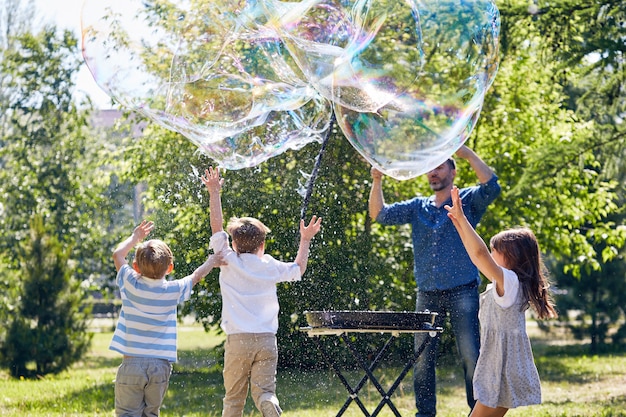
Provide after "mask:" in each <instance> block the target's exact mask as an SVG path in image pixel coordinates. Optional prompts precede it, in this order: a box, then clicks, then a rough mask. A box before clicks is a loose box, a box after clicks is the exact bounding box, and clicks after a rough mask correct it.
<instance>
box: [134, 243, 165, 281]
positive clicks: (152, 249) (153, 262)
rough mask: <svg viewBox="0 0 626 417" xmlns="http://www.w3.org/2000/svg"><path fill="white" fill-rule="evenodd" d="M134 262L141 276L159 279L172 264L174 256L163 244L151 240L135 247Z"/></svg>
mask: <svg viewBox="0 0 626 417" xmlns="http://www.w3.org/2000/svg"><path fill="white" fill-rule="evenodd" d="M135 262H136V263H137V268H138V269H139V272H140V273H141V275H142V276H145V277H147V278H153V279H161V278H163V277H164V276H165V274H167V271H168V269H169V267H170V265H171V264H172V263H173V262H174V256H173V255H172V250H171V249H170V248H169V246H167V244H166V243H165V242H163V241H162V240H158V239H151V240H148V241H146V242H143V243H141V244H140V245H139V246H137V250H136V251H135Z"/></svg>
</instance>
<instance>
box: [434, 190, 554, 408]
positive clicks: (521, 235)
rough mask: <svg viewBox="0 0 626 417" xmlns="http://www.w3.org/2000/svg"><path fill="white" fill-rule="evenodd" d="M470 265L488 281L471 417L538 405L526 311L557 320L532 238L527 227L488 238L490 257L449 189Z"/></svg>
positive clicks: (450, 210) (453, 217)
mask: <svg viewBox="0 0 626 417" xmlns="http://www.w3.org/2000/svg"><path fill="white" fill-rule="evenodd" d="M445 208H446V210H448V217H450V219H451V220H452V222H453V223H454V226H455V227H456V229H457V231H458V232H459V235H460V236H461V240H462V241H463V245H464V246H465V248H466V249H467V253H468V255H469V256H470V258H471V259H472V262H473V263H474V264H475V265H476V267H477V268H478V269H479V270H480V272H481V273H482V274H483V275H484V276H485V277H486V278H487V279H489V281H491V284H489V285H488V286H487V289H486V290H485V292H483V293H482V294H481V295H480V310H479V319H480V338H481V347H480V356H479V358H478V362H477V364H476V370H475V372H474V397H475V398H476V400H477V401H476V405H475V406H474V409H473V410H472V413H471V414H470V417H501V416H504V415H505V414H506V412H507V411H508V410H509V409H510V408H515V407H519V406H522V405H532V404H539V403H541V384H540V381H539V374H538V373H537V368H536V367H535V362H534V359H533V353H532V349H531V347H530V339H529V338H528V335H527V334H526V316H525V310H526V309H528V307H529V306H532V308H533V310H535V312H536V313H537V317H538V318H539V319H548V318H555V317H557V312H556V310H555V309H554V304H553V302H552V299H551V297H550V294H549V293H548V287H549V283H548V280H547V277H546V276H545V274H544V270H545V268H544V265H543V262H542V260H541V254H540V251H539V244H538V243H537V238H536V237H535V235H534V234H533V232H532V231H530V230H529V229H527V228H515V229H509V230H505V231H503V232H500V233H498V234H497V235H495V236H494V237H493V238H491V241H490V246H491V253H490V252H489V249H488V248H487V245H485V242H483V240H482V238H481V237H480V236H479V235H478V234H477V233H476V231H475V230H474V228H473V227H472V225H471V224H470V223H469V222H468V221H467V218H466V217H465V214H464V213H463V207H462V204H461V200H460V198H459V190H458V188H456V187H454V188H453V189H452V206H448V205H446V206H445Z"/></svg>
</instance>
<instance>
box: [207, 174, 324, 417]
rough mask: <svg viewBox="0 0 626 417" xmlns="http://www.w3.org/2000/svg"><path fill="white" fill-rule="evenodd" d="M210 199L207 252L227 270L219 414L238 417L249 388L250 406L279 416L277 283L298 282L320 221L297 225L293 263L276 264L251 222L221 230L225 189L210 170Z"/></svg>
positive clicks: (257, 224) (260, 228)
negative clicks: (220, 259) (297, 241)
mask: <svg viewBox="0 0 626 417" xmlns="http://www.w3.org/2000/svg"><path fill="white" fill-rule="evenodd" d="M202 182H203V183H204V185H205V186H206V188H207V190H208V192H209V195H210V200H209V209H210V211H211V214H210V222H211V231H212V233H213V236H211V243H210V247H211V248H213V251H214V253H216V254H221V255H222V256H223V259H224V261H225V262H226V263H227V265H224V266H222V268H221V271H220V278H219V282H220V289H221V293H222V322H221V327H222V329H224V332H225V333H226V335H227V338H226V344H225V347H224V387H225V390H226V394H225V396H224V409H223V411H222V417H241V416H242V415H243V408H244V405H245V402H246V397H247V395H248V388H250V391H251V394H252V399H253V400H254V404H255V405H256V407H257V408H258V409H259V410H260V411H261V413H262V414H263V416H264V417H278V416H280V415H281V413H282V410H281V409H280V406H279V402H278V398H276V365H277V363H278V349H277V345H276V331H277V330H278V311H279V304H278V297H277V294H276V283H278V282H285V281H299V280H300V279H301V277H302V275H303V274H304V271H305V270H306V266H307V261H308V258H309V246H310V244H311V239H313V237H314V236H315V235H316V234H317V233H318V232H319V230H320V227H321V222H322V219H321V218H317V216H313V218H312V219H311V222H310V223H309V224H308V225H305V223H304V220H301V221H300V245H299V248H298V253H297V255H296V258H295V260H294V261H293V262H281V261H278V260H276V259H274V258H273V257H272V256H270V255H267V254H265V236H266V234H267V233H268V232H269V231H270V230H269V229H268V228H267V227H266V226H265V225H264V224H263V223H262V222H261V221H259V220H258V219H255V218H252V217H242V218H232V219H231V220H230V221H229V223H228V225H227V227H226V230H227V231H228V234H230V236H231V237H232V241H233V243H232V248H231V247H230V246H229V244H228V234H227V233H226V232H225V231H224V228H223V218H222V202H221V197H220V191H221V188H222V185H223V183H224V180H223V178H220V174H219V169H218V168H215V169H214V168H213V167H209V169H207V170H206V171H205V175H204V176H203V177H202Z"/></svg>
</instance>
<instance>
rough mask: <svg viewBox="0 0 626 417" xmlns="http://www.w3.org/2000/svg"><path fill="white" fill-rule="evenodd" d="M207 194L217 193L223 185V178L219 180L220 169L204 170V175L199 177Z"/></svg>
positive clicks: (210, 168)
mask: <svg viewBox="0 0 626 417" xmlns="http://www.w3.org/2000/svg"><path fill="white" fill-rule="evenodd" d="M200 179H201V180H202V182H203V183H204V185H205V186H206V189H207V190H208V191H209V194H211V193H213V192H218V193H219V191H220V190H221V188H222V185H223V184H224V178H220V169H219V168H218V167H215V168H213V167H209V169H206V170H204V175H203V176H201V177H200Z"/></svg>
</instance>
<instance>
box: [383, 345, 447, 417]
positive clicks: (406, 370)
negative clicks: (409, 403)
mask: <svg viewBox="0 0 626 417" xmlns="http://www.w3.org/2000/svg"><path fill="white" fill-rule="evenodd" d="M435 337H436V336H433V337H431V338H425V339H424V341H423V342H422V344H421V345H420V346H419V348H417V350H416V351H415V354H414V355H413V356H412V357H411V359H410V360H409V361H408V362H407V364H406V365H405V366H404V369H403V370H402V372H401V373H400V375H398V377H397V378H396V380H395V381H394V382H393V384H392V385H391V388H389V390H388V391H387V392H386V393H385V394H383V399H382V400H381V401H380V403H378V406H377V407H376V409H375V410H374V412H373V413H372V417H375V416H377V415H378V413H380V410H382V408H383V407H384V405H385V404H387V405H388V406H389V407H390V408H391V409H392V411H393V412H394V414H395V415H396V416H398V417H400V414H399V413H398V410H397V409H396V408H395V406H394V407H392V402H391V396H392V395H393V393H394V392H395V391H396V389H397V388H398V387H399V386H400V383H402V380H403V379H404V377H405V376H406V374H408V373H409V370H410V369H411V367H412V366H413V364H414V363H415V361H417V358H419V357H420V355H421V354H422V353H423V352H424V349H426V344H427V343H430V342H431V339H434V338H435Z"/></svg>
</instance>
